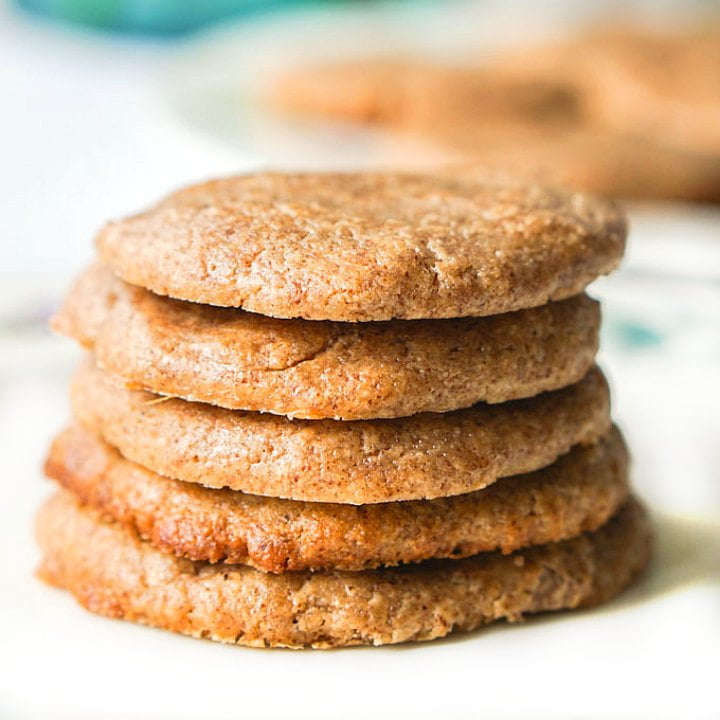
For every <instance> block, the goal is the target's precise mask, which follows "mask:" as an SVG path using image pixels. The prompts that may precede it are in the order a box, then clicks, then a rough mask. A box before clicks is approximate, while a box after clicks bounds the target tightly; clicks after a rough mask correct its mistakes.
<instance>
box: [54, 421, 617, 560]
mask: <svg viewBox="0 0 720 720" xmlns="http://www.w3.org/2000/svg"><path fill="white" fill-rule="evenodd" d="M627 464H628V458H627V450H626V448H625V445H624V443H623V441H622V437H621V436H620V433H619V431H617V430H613V431H611V433H610V434H609V435H607V436H606V437H605V438H603V439H601V440H600V441H599V442H598V443H597V444H596V445H592V446H588V447H582V446H578V447H576V448H574V449H573V450H572V451H571V452H570V453H568V454H567V455H564V456H563V457H561V458H560V459H559V460H558V461H557V462H555V463H554V464H553V465H550V466H549V467H547V468H544V469H543V470H537V471H535V472H534V473H529V474H526V475H517V476H514V477H511V478H504V479H503V480H502V481H500V482H497V483H495V484H494V485H492V486H491V487H489V488H486V489H485V490H479V491H477V492H474V493H470V494H467V495H456V496H455V497H452V498H440V499H437V500H417V501H414V502H392V503H382V504H377V505H365V506H362V505H361V506H355V505H337V504H329V503H307V502H297V501H295V500H278V499H276V498H267V497H261V496H258V495H247V494H245V493H240V492H235V491H233V490H212V489H209V488H204V487H201V486H199V485H194V484H191V483H183V482H180V481H178V480H169V479H168V478H165V477H162V476H160V475H157V474H156V473H154V472H152V471H151V470H146V469H145V468H143V467H142V466H140V465H136V464H135V463H132V462H130V461H129V460H125V459H124V458H123V457H122V456H121V455H120V454H119V453H118V452H117V451H116V450H115V449H114V448H112V447H111V446H110V445H108V444H107V443H105V442H103V441H102V440H101V439H99V438H98V437H97V436H96V435H94V434H93V433H91V432H90V431H89V430H86V429H83V428H81V427H79V426H75V427H71V428H69V429H68V430H66V431H65V432H64V433H62V434H61V435H60V436H58V437H57V438H56V439H55V441H54V443H53V445H52V447H51V450H50V454H49V456H48V459H47V462H46V464H45V470H46V473H47V474H48V476H49V477H51V478H54V479H55V480H57V481H58V482H59V483H60V484H61V485H62V486H63V487H64V488H66V489H67V490H70V491H71V492H72V493H73V494H74V495H75V496H76V497H77V498H78V499H79V500H80V501H81V502H82V503H83V504H86V505H90V506H92V507H94V508H95V509H97V510H98V511H100V512H101V513H102V514H103V515H107V516H109V517H110V518H112V519H113V520H116V521H118V522H122V523H125V524H127V525H129V526H131V527H132V528H134V529H135V530H136V531H137V532H138V533H139V534H140V535H141V537H143V538H144V539H146V540H149V541H150V542H151V543H152V544H153V545H154V546H155V547H157V548H159V549H160V550H164V551H165V552H170V553H173V554H175V555H178V556H182V557H187V558H189V559H191V560H206V561H210V562H218V561H222V562H226V563H241V564H244V565H251V566H252V567H255V568H257V569H258V570H263V571H265V572H273V573H279V572H285V571H287V570H318V569H340V570H353V571H357V570H365V569H367V568H373V567H378V566H380V565H398V564H401V563H408V562H420V561H422V560H427V559H429V558H450V557H452V558H462V557H468V556H469V555H476V554H477V553H480V552H486V551H489V550H496V549H501V550H502V552H504V553H508V552H512V551H513V550H517V549H518V548H521V547H525V546H527V545H539V544H542V543H546V542H553V541H557V540H563V539H565V538H568V537H573V536H575V535H578V534H579V533H581V532H583V531H585V530H595V529H596V528H598V527H599V526H600V525H602V524H603V523H605V522H606V521H607V519H608V518H609V517H610V516H611V515H612V514H613V513H614V512H615V511H616V510H617V508H618V507H619V506H620V504H621V503H622V502H623V501H624V500H625V498H626V495H627V491H628V485H627Z"/></svg>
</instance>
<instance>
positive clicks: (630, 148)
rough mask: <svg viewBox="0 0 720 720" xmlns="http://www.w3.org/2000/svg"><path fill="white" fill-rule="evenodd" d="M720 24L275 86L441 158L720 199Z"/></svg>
mask: <svg viewBox="0 0 720 720" xmlns="http://www.w3.org/2000/svg"><path fill="white" fill-rule="evenodd" d="M718 48H720V33H719V32H718V28H717V27H714V28H701V29H695V30H688V29H684V30H681V31H677V32H657V31H648V30H645V29H637V28H624V29H616V30H611V31H603V32H593V33H591V34H588V35H583V36H581V37H578V38H573V39H570V40H567V41H565V42H560V43H556V44H554V45H549V46H541V47H530V48H522V49H519V50H517V49H515V50H512V51H508V52H505V53H500V54H496V55H495V56H494V57H493V58H491V59H488V58H487V57H485V58H483V62H482V64H481V63H479V62H478V65H477V66H467V67H457V66H447V65H442V64H438V63H433V62H431V61H422V60H419V59H416V60H410V59H406V60H390V59H384V60H383V59H377V58H366V59H359V60H354V61H346V62H340V63H335V64H327V65H325V66H318V67H306V68H300V69H294V70H292V71H289V72H288V73H287V74H286V75H285V76H284V77H282V78H280V80H279V82H278V83H277V85H276V87H275V89H274V91H273V93H272V95H271V102H272V103H273V104H274V105H276V106H278V107H280V108H281V109H284V110H286V111H291V112H300V113H305V114H308V115H315V116H317V117H325V118H329V119H340V120H349V121H354V122H361V123H365V124H371V125H379V126H381V127H385V128H388V129H389V130H391V131H395V132H400V133H403V134H404V135H405V136H406V137H413V138H416V139H417V140H420V141H423V142H424V143H425V144H426V146H425V147H426V148H427V149H425V147H424V146H422V145H418V153H420V154H422V153H423V151H424V150H425V153H426V154H427V156H428V157H427V162H428V164H434V163H435V162H436V157H437V152H438V151H439V150H444V151H445V153H446V157H447V159H448V160H449V161H451V162H453V163H454V162H456V161H462V160H467V159H469V160H471V161H472V162H474V163H475V164H476V165H477V166H478V167H480V168H484V170H483V172H482V173H480V177H482V176H483V175H485V176H486V175H487V172H488V168H489V167H495V168H504V169H506V170H509V171H512V172H515V173H519V174H521V175H525V176H526V177H535V178H544V180H545V182H550V181H552V182H556V183H563V184H567V185H569V186H571V187H574V188H578V189H581V190H585V191H591V192H597V193H602V194H607V195H613V196H623V197H633V198H677V199H685V200H695V201H717V200H719V199H720V80H719V79H718V78H720V50H718Z"/></svg>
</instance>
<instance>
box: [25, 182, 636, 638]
mask: <svg viewBox="0 0 720 720" xmlns="http://www.w3.org/2000/svg"><path fill="white" fill-rule="evenodd" d="M625 232H626V231H625V223H624V219H623V217H622V215H621V213H620V212H619V211H618V210H617V208H616V207H615V206H614V205H612V204H611V203H607V202H604V201H600V200H596V199H593V198H589V197H586V196H583V195H579V194H573V193H569V192H565V191H561V190H558V189H552V188H543V187H538V186H532V185H527V184H523V183H520V182H513V181H510V180H508V179H507V178H503V179H498V178H480V177H461V176H435V177H429V176H422V175H393V174H362V173H358V174H297V175H285V174H258V175H247V176H240V177H236V178H229V179H225V180H218V181H213V182H208V183H205V184H201V185H198V186H194V187H190V188H187V189H184V190H181V191H179V192H177V193H175V194H174V195H171V196H170V197H168V198H167V199H165V200H164V201H163V202H161V203H160V204H159V205H157V206H156V207H155V208H153V209H151V210H149V211H148V212H146V213H143V214H141V215H138V216H135V217H131V218H128V219H125V220H122V221H119V222H116V223H111V224H109V225H108V226H107V227H105V228H104V229H103V230H102V231H101V232H100V234H99V236H98V238H97V246H98V251H99V260H98V262H97V263H96V264H95V265H93V266H92V267H90V268H89V269H88V270H87V271H86V272H85V273H84V274H83V275H82V276H81V278H80V279H79V280H78V281H77V283H76V285H75V287H74V288H73V289H72V291H71V292H70V294H69V296H68V298H67V299H66V301H65V303H64V306H63V307H62V308H61V310H60V311H59V313H58V315H57V316H56V317H55V319H54V321H53V324H54V327H55V329H56V330H58V331H59V332H61V333H63V334H66V335H69V336H70V337H72V338H74V339H75V340H77V341H78V342H79V343H80V344H81V345H83V346H84V347H86V348H88V349H89V350H90V351H91V353H92V354H91V355H90V356H89V357H88V359H87V360H86V361H85V362H84V363H83V365H82V366H81V367H80V369H79V371H78V372H77V374H76V376H75V379H74V381H73V384H72V390H71V396H72V408H73V414H74V418H75V420H74V424H73V425H72V426H71V427H70V428H69V429H67V430H65V431H64V432H63V433H62V434H61V435H59V436H58V437H57V438H56V439H55V441H54V443H53V445H52V448H51V450H50V454H49V457H48V460H47V463H46V471H47V474H48V475H49V476H50V477H51V478H53V479H54V480H56V481H57V482H58V483H59V484H60V485H61V486H62V489H61V490H60V491H59V492H58V493H56V494H55V495H54V496H53V497H51V498H50V499H49V500H48V501H47V502H46V504H45V505H44V506H43V508H42V509H41V511H40V514H39V516H38V521H37V533H38V538H39V542H40V545H41V548H42V552H43V560H42V563H41V567H40V571H39V572H40V576H41V577H42V578H43V579H45V580H47V581H48V582H50V583H51V584H53V585H56V586H59V587H61V588H64V589H67V590H69V591H70V592H71V593H73V594H74V595H75V597H76V598H77V599H78V600H79V601H80V603H82V604H83V605H84V606H85V607H87V608H88V609H89V610H92V611H93V612H97V613H100V614H103V615H108V616H111V617H117V618H125V619H128V620H134V621H137V622H141V623H145V624H148V625H152V626H157V627H162V628H166V629H170V630H174V631H176V632H181V633H185V634H188V635H193V636H196V637H206V638H210V639H213V640H218V641H222V642H229V643H238V644H242V645H252V646H261V647H262V646H265V647H268V646H270V647H275V646H279V647H306V646H312V647H338V646H346V645H357V644H373V645H380V644H385V643H400V642H407V641H420V640H429V639H433V638H438V637H442V636H444V635H446V634H448V633H450V632H452V631H459V630H472V629H474V628H477V627H479V626H481V625H484V624H486V623H489V622H492V621H495V620H500V619H506V620H509V621H516V620H519V619H521V618H522V616H523V615H525V614H528V613H537V612H543V611H548V610H560V609H566V608H577V607H582V606H588V605H592V604H596V603H600V602H604V601H606V600H608V599H610V598H611V597H612V596H613V595H615V594H617V593H618V592H620V591H621V590H622V589H623V588H624V587H625V586H627V585H628V584H629V582H630V581H631V580H632V579H633V578H634V577H635V576H636V575H637V574H638V573H639V571H640V570H641V569H642V568H643V567H644V565H645V563H646V561H647V557H648V552H649V545H650V542H649V535H650V533H649V528H648V523H647V519H646V516H645V514H644V511H643V510H642V508H641V506H640V505H639V504H638V502H637V501H636V500H635V499H633V498H632V496H631V495H629V490H628V477H627V464H628V458H627V452H626V449H625V446H624V444H623V440H622V437H621V436H620V433H619V431H618V430H617V429H616V428H613V427H612V425H611V421H610V403H609V394H608V387H607V384H606V382H605V379H604V377H603V375H602V373H601V372H600V370H598V369H597V368H596V367H594V356H595V353H596V350H597V343H598V331H599V323H600V314H599V308H598V305H597V303H596V302H595V301H593V300H591V299H590V298H589V297H587V296H586V295H585V294H584V292H583V291H584V288H585V286H586V285H587V284H588V283H589V282H591V281H592V280H593V279H594V278H595V277H597V276H598V275H600V274H603V273H607V272H609V271H611V270H612V269H613V268H614V267H615V266H616V265H617V263H618V262H619V260H620V258H621V256H622V252H623V249H624V241H625Z"/></svg>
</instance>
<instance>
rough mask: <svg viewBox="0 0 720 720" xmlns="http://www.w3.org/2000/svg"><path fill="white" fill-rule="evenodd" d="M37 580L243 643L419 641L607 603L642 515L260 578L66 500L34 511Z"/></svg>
mask: <svg viewBox="0 0 720 720" xmlns="http://www.w3.org/2000/svg"><path fill="white" fill-rule="evenodd" d="M37 535H38V540H39V543H40V546H41V548H42V551H43V559H42V563H41V565H40V568H39V575H40V577H41V578H42V579H44V580H45V581H47V582H49V583H51V584H53V585H56V586H58V587H61V588H64V589H66V590H69V591H70V592H71V593H72V594H73V595H74V596H75V597H76V598H77V600H78V601H79V602H80V603H81V604H82V605H84V606H85V607H86V608H87V609H89V610H91V611H92V612H95V613H99V614H101V615H107V616H110V617H114V618H122V619H125V620H133V621H136V622H140V623H143V624H147V625H151V626H156V627H161V628H165V629H168V630H173V631H175V632H180V633H184V634H186V635H191V636H194V637H203V638H209V639H212V640H216V641H220V642H227V643H235V644H241V645H250V646H255V647H307V646H311V647H317V648H329V647H341V646H347V645H360V644H367V645H382V644H386V643H401V642H410V641H421V640H431V639H433V638H438V637H442V636H444V635H447V634H448V633H450V632H453V631H463V630H472V629H475V628H477V627H479V626H481V625H483V624H486V623H489V622H492V621H494V620H499V619H507V620H509V621H517V620H520V619H521V618H522V616H523V615H524V614H525V613H535V612H542V611H546V610H560V609H564V608H576V607H582V606H588V605H593V604H596V603H600V602H604V601H606V600H609V599H610V598H611V597H612V596H613V595H615V594H617V593H618V592H620V591H621V590H622V589H623V588H624V587H626V586H627V585H628V584H629V583H630V582H631V580H632V579H633V578H634V577H635V576H636V575H637V574H638V573H639V572H640V570H641V569H642V568H643V567H644V566H645V564H646V562H647V559H648V555H649V550H650V531H649V527H648V522H647V518H646V515H645V513H644V511H643V510H642V508H641V507H640V505H639V504H638V503H637V502H636V501H635V500H630V501H629V502H628V503H627V504H626V505H625V506H623V508H621V510H620V511H619V512H618V513H617V515H616V516H615V517H614V518H613V519H611V520H610V521H609V522H608V523H607V524H606V525H604V526H603V527H602V528H601V529H600V530H597V531H596V532H594V533H588V534H583V535H580V536H578V537H576V538H573V539H571V540H566V541H564V542H561V543H550V544H547V545H539V546H536V547H533V548H530V549H528V550H524V551H520V552H517V553H515V554H513V555H500V554H496V553H484V554H480V555H475V556H473V557H471V558H467V559H465V560H444V561H443V560H441V561H430V562H427V563H423V564H420V565H406V566H404V567H402V568H384V569H381V570H368V571H365V572H362V573H345V572H342V571H328V572H318V573H307V572H304V573H285V574H282V575H271V574H267V573H261V572H259V571H257V570H255V569H253V568H250V567H247V566H243V565H207V564H206V563H193V562H191V561H189V560H183V559H179V558H176V557H173V556H172V555H167V554H165V553H162V552H160V551H159V550H156V549H154V548H153V547H152V546H151V545H150V544H149V543H145V542H142V541H141V540H140V539H139V538H138V537H137V535H136V534H135V533H133V532H132V531H130V530H128V529H126V528H124V527H123V526H121V525H116V524H105V523H103V522H101V521H100V520H99V519H98V518H97V516H96V515H95V514H93V513H92V512H90V511H88V510H83V509H81V508H80V507H79V506H78V505H77V504H76V503H75V502H74V500H72V499H71V497H68V496H67V495H65V494H61V495H57V496H55V497H53V498H51V499H50V501H48V502H47V503H46V504H45V506H44V507H43V508H42V509H41V511H40V514H39V516H38V519H37Z"/></svg>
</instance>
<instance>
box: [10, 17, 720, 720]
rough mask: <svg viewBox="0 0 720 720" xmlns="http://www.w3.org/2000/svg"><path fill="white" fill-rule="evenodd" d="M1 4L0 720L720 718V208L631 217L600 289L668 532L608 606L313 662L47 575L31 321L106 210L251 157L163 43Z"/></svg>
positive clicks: (57, 418)
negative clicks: (228, 138) (186, 120)
mask: <svg viewBox="0 0 720 720" xmlns="http://www.w3.org/2000/svg"><path fill="white" fill-rule="evenodd" d="M3 12H5V13H6V11H3V10H0V96H2V97H3V98H4V100H5V101H6V102H5V103H4V107H3V114H2V116H0V127H1V128H2V135H1V136H0V137H1V138H2V143H3V158H4V160H3V165H2V169H1V170H0V196H2V197H4V198H10V200H11V202H10V203H8V205H7V207H6V208H3V213H1V214H0V222H2V223H3V225H2V228H1V231H2V236H3V241H2V242H3V246H2V249H3V254H2V267H1V268H0V270H4V271H6V272H4V273H3V274H2V279H3V283H2V287H0V324H1V325H0V422H1V423H2V425H1V426H0V427H1V428H2V432H1V433H0V458H2V463H3V474H2V478H1V479H0V553H1V555H0V561H1V563H2V568H3V573H2V574H0V623H1V625H0V718H3V719H5V718H12V719H15V718H44V719H45V718H47V719H51V718H68V719H69V718H73V719H74V720H82V719H83V718H173V719H177V720H181V719H183V718H200V717H202V718H234V717H247V718H260V717H284V718H302V717H314V718H324V717H327V718H339V717H417V718H425V717H428V718H431V717H432V718H439V717H448V718H456V717H485V718H502V717H542V718H544V717H547V718H570V717H572V718H606V717H634V718H637V717H652V718H661V717H683V718H711V717H718V715H720V703H719V701H718V697H719V695H720V693H719V691H718V689H717V668H718V661H719V660H720V657H719V656H720V651H719V649H718V648H719V647H720V580H719V578H720V523H719V522H718V518H719V517H720V482H719V481H720V450H719V449H718V448H719V447H720V446H719V445H718V440H717V439H718V437H720V414H719V413H718V410H717V402H718V399H719V398H720V373H719V372H718V369H719V368H720V282H719V281H718V272H719V270H718V269H719V268H720V256H719V254H718V253H719V248H720V215H719V214H718V213H717V212H711V211H708V212H705V211H698V210H695V211H688V210H686V209H677V208H673V209H670V210H665V211H658V210H657V209H654V210H646V211H643V212H637V213H636V214H635V223H634V234H633V238H634V241H633V243H632V244H631V249H630V253H629V258H628V262H627V263H626V265H625V266H624V269H623V270H622V271H621V272H620V273H618V274H617V275H616V276H614V277H612V278H610V279H607V280H604V281H602V282H600V283H598V285H597V286H596V291H597V294H599V295H601V296H602V297H603V299H604V300H605V301H606V304H605V317H606V322H607V331H606V337H605V342H604V348H603V363H604V365H605V367H606V369H607V370H608V373H609V375H610V377H611V380H612V382H613V386H614V390H615V409H616V416H617V418H618V420H619V421H620V423H621V424H622V426H623V428H624V429H625V430H626V432H627V434H628V437H629V439H630V443H631V446H632V449H633V452H634V456H635V472H634V480H635V483H636V486H637V487H638V490H639V492H640V494H641V495H642V496H643V497H644V498H645V499H646V500H647V501H648V503H649V505H650V507H651V509H652V510H653V512H654V514H655V517H656V523H657V530H658V550H657V557H656V561H655V564H654V567H653V569H652V571H651V573H650V575H649V576H648V578H647V579H646V580H645V581H644V582H643V583H641V584H640V585H639V586H638V587H637V588H635V589H634V590H632V591H630V592H629V593H627V594H626V595H625V596H623V597H622V598H621V599H619V600H618V601H617V602H615V603H613V604H611V605H609V606H608V607H606V608H603V609H599V610H596V611H592V612H583V613H579V614H574V615H573V614H567V615H562V616H557V617H547V618H541V619H536V620H531V621H528V622H526V623H525V624H523V625H521V626H515V627H507V626H498V627H496V628H491V629H488V630H486V631H483V632H480V633H476V634H473V635H469V636H463V637H458V638H456V639H450V640H447V641H441V642H436V643H431V644H426V645H422V646H410V647H401V648H380V649H351V650H346V651H333V652H302V653H297V652H290V651H264V650H248V649H243V648H234V647H223V646H218V645H214V644H212V643H209V642H204V641H196V640H190V639H186V638H181V637H175V636H172V635H170V634H167V633H163V632H161V631H154V630H149V629H146V628H141V627H135V626H133V625H130V624H124V623H120V622H115V621H110V620H106V619H102V618H97V617H94V616H92V615H90V614H88V613H86V612H84V611H82V610H80V608H78V607H77V606H76V604H75V603H74V601H73V600H72V599H71V598H69V597H68V596H66V595H64V594H62V593H60V592H58V591H55V590H51V589H49V588H46V587H44V586H43V585H42V584H40V583H39V582H37V581H36V580H35V579H34V578H33V576H32V568H33V567H34V565H35V562H36V559H37V558H36V551H35V549H34V546H33V542H32V535H31V522H32V514H33V512H34V509H35V507H37V505H38V503H39V502H40V499H41V498H42V497H43V496H44V495H45V494H46V493H48V492H49V491H50V487H49V483H47V482H45V481H43V480H42V479H41V472H40V465H41V462H42V458H43V455H44V452H45V448H46V446H47V444H48V441H49V439H50V437H51V435H52V434H53V433H54V432H55V431H57V430H58V429H59V428H60V427H61V426H62V424H63V423H64V422H65V420H66V418H67V412H68V410H67V402H66V381H67V376H68V373H69V371H70V368H71V366H72V361H73V358H74V355H75V352H74V350H73V349H72V348H71V345H70V344H69V343H66V342H63V341H61V340H51V339H50V338H49V337H48V336H47V335H45V334H44V333H43V332H41V331H39V330H38V329H37V323H36V322H35V324H33V322H24V321H23V320H29V321H35V320H36V317H35V314H36V311H35V310H34V309H33V308H34V307H35V305H37V303H38V301H39V302H40V304H41V305H42V303H46V304H47V303H49V302H51V300H52V298H54V297H56V295H57V292H58V290H57V289H58V288H59V287H60V286H61V285H62V284H64V282H65V279H64V278H65V277H66V276H67V275H68V273H69V272H71V271H72V272H74V271H75V270H76V268H77V267H79V264H80V263H81V262H82V261H83V259H84V258H85V257H87V256H89V253H90V243H89V238H90V234H91V232H92V230H93V229H94V228H95V227H96V226H97V225H99V224H100V223H101V222H102V221H104V220H105V218H106V217H108V216H113V215H117V214H122V213H125V212H126V211H128V210H130V209H133V208H135V207H138V206H141V205H142V204H144V203H146V202H147V201H148V199H149V198H153V197H155V196H157V195H159V194H161V193H163V192H165V191H166V190H167V189H168V188H170V187H173V186H176V185H179V184H183V183H185V182H187V181H189V180H192V179H195V178H199V177H203V176H206V175H213V174H217V173H224V172H230V171H233V170H237V169H241V168H243V167H249V166H250V165H252V164H253V163H254V162H256V161H257V155H253V154H252V153H250V152H248V151H247V148H242V146H241V145H240V144H238V143H227V144H226V143H224V142H223V141H222V139H221V138H218V139H215V138H214V137H213V136H212V135H205V134H203V131H202V129H201V128H196V127H192V126H189V125H184V124H183V122H182V120H181V119H180V117H176V116H175V115H173V111H172V109H171V107H169V106H168V105H166V104H165V102H164V99H163V96H162V95H161V94H158V93H157V92H156V88H157V86H158V83H159V82H160V81H159V80H158V78H160V77H165V76H167V75H166V74H167V72H168V70H167V67H166V64H167V62H168V58H167V54H168V50H167V49H166V48H163V47H160V46H148V45H145V46H137V45H131V44H124V43H119V42H118V43H114V44H111V45H107V44H106V43H103V42H101V41H100V40H98V39H96V38H91V37H76V36H72V35H67V34H62V33H60V32H58V31H55V30H52V29H47V28H42V27H32V26H28V25H26V24H25V23H23V22H20V21H17V20H15V19H13V18H11V17H10V16H8V15H7V14H5V16H4V17H3V16H2V13H3ZM3 20H4V21H5V22H4V23H3V22H2V21H3ZM273 32H278V33H279V32H280V31H279V30H277V29H276V30H274V31H273ZM269 36H270V35H269ZM235 41H236V42H237V38H236V39H235ZM206 47H207V46H204V48H205V49H203V46H202V43H201V44H200V50H199V51H198V52H201V53H204V52H205V51H206ZM193 52H195V51H194V50H193V49H192V48H190V49H188V50H187V51H184V52H183V53H182V59H181V64H180V65H178V66H177V67H186V65H183V63H187V62H188V59H191V58H192V53H193ZM219 52H223V50H222V48H220V50H219ZM225 52H226V51H225ZM172 87H174V88H177V85H173V86H172ZM38 268H40V270H41V272H40V273H36V274H34V275H29V274H27V273H26V272H23V270H37V269H38ZM10 271H12V272H10ZM699 278H702V279H703V282H700V280H699ZM41 310H42V307H40V310H38V311H37V312H40V311H41ZM637 331H640V333H641V336H642V337H646V339H647V343H646V344H645V345H643V344H638V342H636V341H633V339H632V338H633V333H636V332H637Z"/></svg>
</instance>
